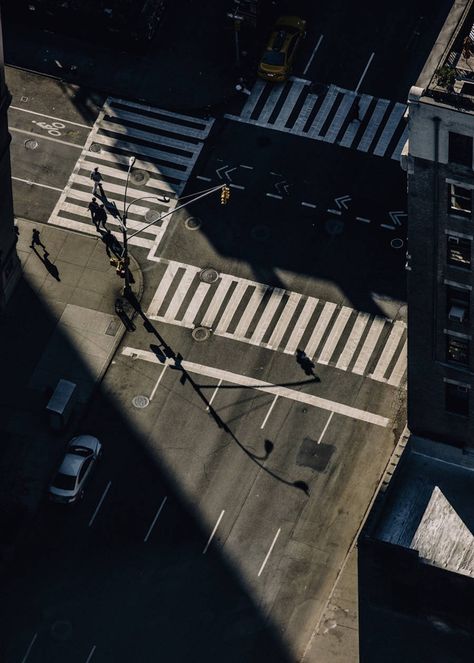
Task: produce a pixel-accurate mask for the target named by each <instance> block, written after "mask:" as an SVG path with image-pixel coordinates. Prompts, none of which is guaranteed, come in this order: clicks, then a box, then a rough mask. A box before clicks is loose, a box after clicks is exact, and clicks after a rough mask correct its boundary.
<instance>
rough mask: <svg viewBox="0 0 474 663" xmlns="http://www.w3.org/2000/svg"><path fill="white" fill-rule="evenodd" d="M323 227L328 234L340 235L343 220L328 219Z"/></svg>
mask: <svg viewBox="0 0 474 663" xmlns="http://www.w3.org/2000/svg"><path fill="white" fill-rule="evenodd" d="M324 227H325V228H326V232H327V233H328V235H340V234H341V233H342V231H343V230H344V221H341V219H328V220H327V221H326V223H325V224H324Z"/></svg>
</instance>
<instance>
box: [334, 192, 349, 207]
mask: <svg viewBox="0 0 474 663" xmlns="http://www.w3.org/2000/svg"><path fill="white" fill-rule="evenodd" d="M351 200H352V198H351V196H347V195H346V196H339V198H334V202H335V203H336V205H337V206H338V208H339V209H342V208H344V209H348V208H349V205H348V204H347V203H350V201H351Z"/></svg>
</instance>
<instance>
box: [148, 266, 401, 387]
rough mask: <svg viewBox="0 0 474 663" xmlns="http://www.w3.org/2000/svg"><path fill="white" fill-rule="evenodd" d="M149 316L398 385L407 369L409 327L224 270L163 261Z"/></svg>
mask: <svg viewBox="0 0 474 663" xmlns="http://www.w3.org/2000/svg"><path fill="white" fill-rule="evenodd" d="M159 268H160V269H161V275H160V278H159V285H158V287H157V289H156V291H155V294H154V296H153V299H152V301H151V303H150V306H149V308H148V312H147V314H148V316H149V317H150V318H151V319H154V320H158V321H161V322H166V323H169V324H173V325H180V326H183V327H187V328H191V329H192V328H194V327H198V326H202V327H207V328H209V329H212V331H213V333H214V334H216V335H218V336H222V337H224V338H229V339H233V340H236V341H241V342H244V343H249V344H251V345H256V346H260V347H264V348H267V349H269V350H274V351H279V352H284V353H286V354H290V355H293V354H295V353H296V351H297V350H298V349H300V350H303V351H304V352H305V353H306V355H307V356H308V357H309V358H310V359H312V360H313V361H314V362H316V363H318V364H325V365H330V366H335V367H336V368H338V369H340V370H343V371H350V372H352V373H356V374H358V375H367V376H369V377H370V378H372V379H374V380H377V381H379V382H385V383H387V384H389V385H393V386H399V385H400V384H401V382H402V379H403V377H404V375H405V371H406V325H405V324H404V323H403V322H399V321H397V322H392V321H391V320H388V319H387V318H383V317H381V316H373V315H370V314H368V313H362V312H358V311H355V310H353V309H351V308H349V307H348V306H339V305H337V304H335V303H333V302H325V301H322V300H319V299H317V298H315V297H308V296H306V295H302V294H299V293H297V292H291V291H288V290H284V289H281V288H272V287H269V286H267V285H264V284H261V283H256V282H255V281H250V280H247V279H242V278H238V277H235V276H231V275H230V274H220V276H219V278H218V279H217V280H216V281H215V282H214V283H207V282H205V281H204V280H202V279H201V278H200V274H201V269H200V268H199V267H196V266H193V265H185V264H182V263H178V262H173V261H165V260H162V261H160V263H159Z"/></svg>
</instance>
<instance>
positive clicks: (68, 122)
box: [10, 106, 93, 130]
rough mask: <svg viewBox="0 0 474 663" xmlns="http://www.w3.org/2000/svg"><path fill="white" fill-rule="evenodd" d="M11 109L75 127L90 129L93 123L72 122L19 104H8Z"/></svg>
mask: <svg viewBox="0 0 474 663" xmlns="http://www.w3.org/2000/svg"><path fill="white" fill-rule="evenodd" d="M10 109H11V110H17V111H21V112H22V113H30V114H31V115H39V116H40V117H47V118H48V120H57V121H59V122H66V123H67V124H74V125H75V126H76V127H82V128H83V129H89V130H90V129H92V127H93V125H92V124H91V125H89V124H81V123H80V122H73V121H72V120H65V119H64V118H63V117H55V116H54V115H46V114H45V113H38V112H36V111H32V110H30V109H29V108H20V107H19V106H10Z"/></svg>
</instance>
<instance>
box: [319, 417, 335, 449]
mask: <svg viewBox="0 0 474 663" xmlns="http://www.w3.org/2000/svg"><path fill="white" fill-rule="evenodd" d="M333 416H334V412H331V414H330V415H329V417H328V420H327V421H326V425H325V426H324V428H323V432H322V433H321V435H320V436H319V438H318V444H321V440H322V439H323V437H324V433H325V432H326V431H327V429H328V426H329V424H330V423H331V419H332V418H333Z"/></svg>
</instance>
